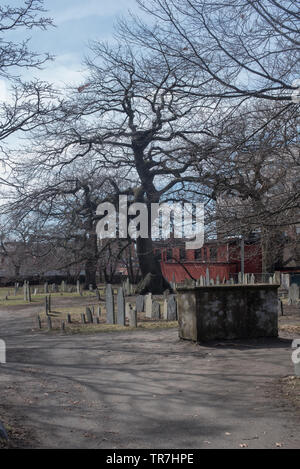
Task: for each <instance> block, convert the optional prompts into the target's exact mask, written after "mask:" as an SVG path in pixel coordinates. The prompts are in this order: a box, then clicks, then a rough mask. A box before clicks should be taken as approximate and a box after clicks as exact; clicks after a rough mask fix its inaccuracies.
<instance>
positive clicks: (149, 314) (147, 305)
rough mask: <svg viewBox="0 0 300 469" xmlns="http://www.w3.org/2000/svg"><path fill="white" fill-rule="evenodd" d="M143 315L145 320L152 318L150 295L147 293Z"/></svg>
mask: <svg viewBox="0 0 300 469" xmlns="http://www.w3.org/2000/svg"><path fill="white" fill-rule="evenodd" d="M145 313H146V318H149V319H151V317H152V294H151V293H148V294H147V295H145Z"/></svg>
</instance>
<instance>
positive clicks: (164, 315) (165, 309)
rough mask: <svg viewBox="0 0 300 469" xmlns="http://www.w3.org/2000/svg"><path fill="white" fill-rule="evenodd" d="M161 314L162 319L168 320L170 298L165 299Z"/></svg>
mask: <svg viewBox="0 0 300 469" xmlns="http://www.w3.org/2000/svg"><path fill="white" fill-rule="evenodd" d="M161 316H162V319H164V321H167V320H168V298H165V299H164V303H163V309H162V314H161Z"/></svg>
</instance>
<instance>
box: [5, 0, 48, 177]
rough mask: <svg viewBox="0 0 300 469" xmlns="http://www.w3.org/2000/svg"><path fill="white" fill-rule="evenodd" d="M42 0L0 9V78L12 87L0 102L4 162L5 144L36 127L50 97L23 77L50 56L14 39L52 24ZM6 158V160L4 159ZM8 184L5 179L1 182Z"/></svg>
mask: <svg viewBox="0 0 300 469" xmlns="http://www.w3.org/2000/svg"><path fill="white" fill-rule="evenodd" d="M44 12H45V10H44V8H43V1H42V0H25V1H24V2H23V4H22V5H20V6H10V5H7V6H0V77H1V78H3V79H4V80H5V81H6V82H7V83H8V84H9V85H10V86H11V88H12V89H11V90H10V96H9V97H8V98H7V100H6V101H5V102H1V103H0V151H1V153H2V158H1V159H2V161H3V160H4V159H5V161H6V162H7V161H8V158H7V155H6V148H5V145H4V143H5V142H6V141H7V140H8V137H10V136H11V135H12V134H14V133H16V132H17V131H23V132H27V131H29V130H32V129H33V128H34V127H35V125H36V123H35V122H36V116H37V115H38V114H39V113H41V112H42V107H43V102H44V99H46V98H48V97H49V95H50V87H49V85H47V84H45V83H41V82H39V81H37V80H35V81H34V82H31V83H23V82H22V81H21V78H20V74H21V72H22V71H23V70H25V69H28V68H39V67H41V66H42V65H43V64H44V63H45V62H47V61H48V60H49V59H51V56H50V55H49V54H48V53H46V54H40V53H38V52H34V51H33V50H31V48H30V38H27V39H24V40H22V41H18V40H13V39H12V38H13V37H14V35H13V34H11V33H13V32H14V31H17V32H18V31H19V30H21V31H22V32H25V33H26V31H29V30H32V29H34V28H40V29H43V30H45V29H46V28H47V27H48V26H51V25H52V20H51V19H50V18H47V17H44V16H43V13H44ZM5 156H6V158H4V157H5ZM1 181H2V182H3V183H5V181H4V180H1Z"/></svg>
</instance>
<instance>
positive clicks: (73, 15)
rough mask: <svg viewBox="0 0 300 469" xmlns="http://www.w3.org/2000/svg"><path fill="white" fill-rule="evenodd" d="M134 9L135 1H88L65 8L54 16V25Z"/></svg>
mask: <svg viewBox="0 0 300 469" xmlns="http://www.w3.org/2000/svg"><path fill="white" fill-rule="evenodd" d="M134 7H135V8H136V2H135V0H117V1H112V0H111V1H109V2H107V1H105V2H104V1H103V0H100V1H99V0H89V1H85V2H84V3H81V4H80V5H76V6H74V7H71V8H66V9H65V10H62V11H60V12H56V14H55V23H56V24H57V25H59V24H61V23H64V22H66V21H74V20H80V19H83V18H88V17H90V16H98V17H105V16H110V15H115V14H118V13H121V12H122V13H126V11H127V10H128V9H131V8H134Z"/></svg>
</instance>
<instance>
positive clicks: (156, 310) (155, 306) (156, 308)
mask: <svg viewBox="0 0 300 469" xmlns="http://www.w3.org/2000/svg"><path fill="white" fill-rule="evenodd" d="M159 318H160V304H159V302H158V301H153V303H152V319H154V320H155V321H158V320H159Z"/></svg>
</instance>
